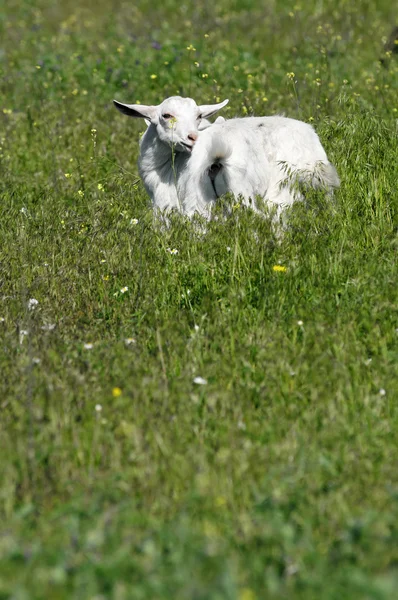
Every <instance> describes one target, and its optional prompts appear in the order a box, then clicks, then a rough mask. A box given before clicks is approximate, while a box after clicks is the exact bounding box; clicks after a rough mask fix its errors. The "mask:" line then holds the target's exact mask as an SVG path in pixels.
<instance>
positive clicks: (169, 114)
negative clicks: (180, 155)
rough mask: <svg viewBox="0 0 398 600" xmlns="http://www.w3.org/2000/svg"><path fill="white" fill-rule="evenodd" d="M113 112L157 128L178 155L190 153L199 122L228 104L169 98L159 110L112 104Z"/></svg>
mask: <svg viewBox="0 0 398 600" xmlns="http://www.w3.org/2000/svg"><path fill="white" fill-rule="evenodd" d="M113 102H114V104H115V106H116V108H117V109H118V110H120V111H121V112H122V113H123V114H124V115H127V116H128V117H140V118H143V119H145V120H146V122H147V123H148V124H152V125H153V126H154V127H156V131H157V134H158V137H159V139H160V140H161V141H162V142H163V143H165V144H168V145H169V146H172V147H173V148H175V150H177V151H178V152H192V148H193V146H194V144H195V142H196V140H197V138H198V135H199V129H200V125H201V122H202V119H206V118H207V117H211V116H212V115H214V114H215V113H216V112H217V111H219V110H220V109H221V108H223V106H225V105H226V104H227V103H228V100H224V102H220V103H219V104H204V105H202V106H198V105H197V104H196V102H195V101H194V100H192V98H181V97H180V96H171V98H167V99H166V100H164V101H163V102H162V103H161V104H159V105H158V106H146V105H144V104H122V103H121V102H117V101H116V100H114V101H113Z"/></svg>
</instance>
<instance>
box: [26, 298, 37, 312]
mask: <svg viewBox="0 0 398 600" xmlns="http://www.w3.org/2000/svg"><path fill="white" fill-rule="evenodd" d="M38 304H39V301H38V300H36V298H31V299H30V300H28V310H35V308H36V306H37V305H38Z"/></svg>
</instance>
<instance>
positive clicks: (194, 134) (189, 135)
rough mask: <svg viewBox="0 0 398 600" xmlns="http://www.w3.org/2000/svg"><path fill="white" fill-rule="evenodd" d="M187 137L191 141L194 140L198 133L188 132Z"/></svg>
mask: <svg viewBox="0 0 398 600" xmlns="http://www.w3.org/2000/svg"><path fill="white" fill-rule="evenodd" d="M188 139H189V140H191V142H196V140H197V139H198V134H197V133H193V132H192V133H188Z"/></svg>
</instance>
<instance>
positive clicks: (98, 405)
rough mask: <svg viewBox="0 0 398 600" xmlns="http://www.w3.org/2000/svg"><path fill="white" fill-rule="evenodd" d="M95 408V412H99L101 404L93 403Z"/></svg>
mask: <svg viewBox="0 0 398 600" xmlns="http://www.w3.org/2000/svg"><path fill="white" fill-rule="evenodd" d="M95 410H96V412H98V413H99V412H101V410H102V406H101V404H96V405H95Z"/></svg>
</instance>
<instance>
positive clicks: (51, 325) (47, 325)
mask: <svg viewBox="0 0 398 600" xmlns="http://www.w3.org/2000/svg"><path fill="white" fill-rule="evenodd" d="M53 329H55V323H45V325H43V326H42V330H43V331H52V330H53Z"/></svg>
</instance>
